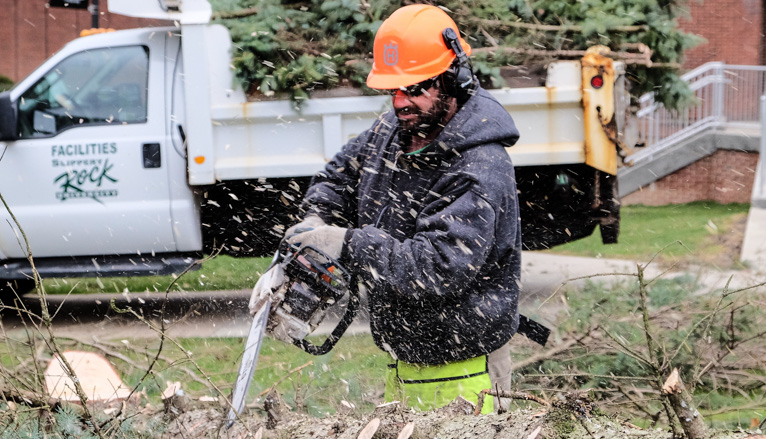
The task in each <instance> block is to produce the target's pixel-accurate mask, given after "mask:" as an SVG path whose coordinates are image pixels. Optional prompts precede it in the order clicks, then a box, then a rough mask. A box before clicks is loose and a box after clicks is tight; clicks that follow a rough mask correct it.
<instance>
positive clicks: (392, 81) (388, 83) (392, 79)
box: [367, 72, 434, 90]
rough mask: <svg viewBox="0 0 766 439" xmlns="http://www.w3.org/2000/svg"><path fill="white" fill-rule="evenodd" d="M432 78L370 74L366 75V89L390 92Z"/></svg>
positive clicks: (429, 76)
mask: <svg viewBox="0 0 766 439" xmlns="http://www.w3.org/2000/svg"><path fill="white" fill-rule="evenodd" d="M433 77H434V76H433V75H407V74H391V75H385V74H380V73H377V74H375V73H373V72H370V74H369V75H367V87H370V88H374V89H377V90H391V89H394V88H400V87H409V86H410V85H414V84H417V83H418V82H423V81H425V80H426V79H431V78H433Z"/></svg>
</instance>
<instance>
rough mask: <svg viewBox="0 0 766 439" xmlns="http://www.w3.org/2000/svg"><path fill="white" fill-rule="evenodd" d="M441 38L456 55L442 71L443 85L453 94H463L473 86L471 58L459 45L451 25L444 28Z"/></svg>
mask: <svg viewBox="0 0 766 439" xmlns="http://www.w3.org/2000/svg"><path fill="white" fill-rule="evenodd" d="M442 38H444V44H446V45H447V47H449V48H450V49H452V51H453V52H455V56H456V57H457V58H455V61H453V63H452V65H451V66H450V68H449V69H447V71H445V72H444V73H443V77H444V85H445V86H446V88H447V91H448V92H450V94H452V95H453V96H458V97H460V96H465V95H467V93H468V92H469V91H470V90H473V89H474V88H475V87H474V77H473V66H472V65H471V60H470V59H469V58H468V55H466V53H465V51H464V50H463V46H461V45H460V41H459V40H458V37H457V33H456V32H455V30H454V29H452V28H451V27H448V28H446V29H444V31H443V32H442Z"/></svg>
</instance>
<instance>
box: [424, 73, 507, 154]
mask: <svg viewBox="0 0 766 439" xmlns="http://www.w3.org/2000/svg"><path fill="white" fill-rule="evenodd" d="M518 140H519V130H518V129H517V128H516V124H515V123H514V122H513V118H512V117H511V115H510V114H508V111H507V110H506V109H505V108H503V106H502V105H500V103H499V102H498V101H497V100H496V99H495V98H493V97H492V95H490V94H489V92H487V90H485V89H483V88H481V87H478V88H477V89H476V93H475V94H474V95H473V96H471V98H470V99H468V101H466V103H465V104H464V105H463V107H462V108H460V110H459V111H458V112H457V113H455V116H453V117H452V119H451V120H450V121H449V122H448V123H447V125H446V126H445V127H444V129H443V130H442V132H441V133H440V134H439V135H438V136H437V137H436V140H435V141H434V143H435V144H436V145H440V146H441V147H442V149H446V150H448V151H449V150H451V151H452V152H456V153H460V152H462V151H465V150H467V149H470V148H473V147H474V146H476V145H482V144H487V143H499V144H501V145H503V146H505V147H510V146H513V145H515V144H516V142H517V141H518Z"/></svg>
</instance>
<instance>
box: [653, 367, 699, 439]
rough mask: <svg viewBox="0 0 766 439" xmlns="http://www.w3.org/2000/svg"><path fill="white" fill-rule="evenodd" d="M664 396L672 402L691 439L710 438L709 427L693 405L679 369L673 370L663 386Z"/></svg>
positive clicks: (682, 425)
mask: <svg viewBox="0 0 766 439" xmlns="http://www.w3.org/2000/svg"><path fill="white" fill-rule="evenodd" d="M662 394H663V395H665V396H666V397H667V398H668V401H670V406H671V407H673V411H675V412H676V416H678V420H679V421H681V428H683V429H684V433H686V436H687V437H688V438H689V439H706V438H707V437H708V431H707V426H706V425H705V421H703V420H702V415H701V414H700V413H699V412H698V411H697V409H696V408H694V406H693V405H692V400H691V396H690V395H689V394H688V393H687V392H686V389H685V388H684V383H683V381H681V376H680V375H679V374H678V369H673V372H672V373H671V374H670V376H669V377H668V379H667V380H666V381H665V384H664V385H663V386H662Z"/></svg>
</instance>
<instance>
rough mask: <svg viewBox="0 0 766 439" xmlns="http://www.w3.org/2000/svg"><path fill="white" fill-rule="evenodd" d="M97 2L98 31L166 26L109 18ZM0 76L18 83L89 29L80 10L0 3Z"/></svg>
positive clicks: (27, 0)
mask: <svg viewBox="0 0 766 439" xmlns="http://www.w3.org/2000/svg"><path fill="white" fill-rule="evenodd" d="M107 3H108V0H101V1H100V2H99V4H100V14H99V27H102V28H113V29H130V28H135V27H141V26H164V25H166V23H167V22H163V21H160V20H146V19H138V18H132V17H125V16H122V15H117V14H110V13H109V12H108V10H107ZM0 11H2V12H0V42H2V43H1V44H0V75H3V76H6V77H8V78H10V79H11V80H12V81H14V82H18V81H20V80H22V79H23V78H24V77H25V76H27V75H28V74H29V73H31V72H32V71H33V70H34V69H35V68H36V67H37V66H39V65H40V64H42V62H43V61H45V60H46V59H48V58H49V57H50V56H51V55H53V54H54V53H56V52H57V51H58V50H59V49H61V48H62V47H64V45H65V44H66V43H68V42H69V41H71V40H73V39H75V38H77V37H79V36H80V31H82V30H84V29H90V28H91V21H92V17H91V14H90V12H88V11H87V10H84V9H68V8H56V7H50V6H49V5H48V3H47V2H46V1H45V0H0Z"/></svg>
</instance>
